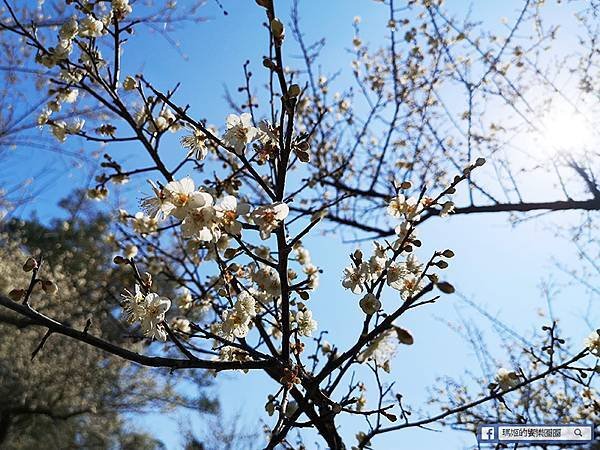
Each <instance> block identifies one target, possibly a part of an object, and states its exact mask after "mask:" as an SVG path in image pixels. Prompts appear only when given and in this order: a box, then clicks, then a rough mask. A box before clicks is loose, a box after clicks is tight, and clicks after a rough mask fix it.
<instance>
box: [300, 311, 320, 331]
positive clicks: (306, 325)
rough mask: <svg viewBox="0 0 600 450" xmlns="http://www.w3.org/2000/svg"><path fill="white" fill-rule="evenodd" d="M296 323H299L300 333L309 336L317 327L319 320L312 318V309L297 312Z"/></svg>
mask: <svg viewBox="0 0 600 450" xmlns="http://www.w3.org/2000/svg"><path fill="white" fill-rule="evenodd" d="M296 323H297V324H298V334H299V335H300V336H306V337H309V336H311V335H312V333H313V331H315V330H316V329H317V321H316V320H314V319H313V318H312V311H309V310H304V311H298V312H297V313H296Z"/></svg>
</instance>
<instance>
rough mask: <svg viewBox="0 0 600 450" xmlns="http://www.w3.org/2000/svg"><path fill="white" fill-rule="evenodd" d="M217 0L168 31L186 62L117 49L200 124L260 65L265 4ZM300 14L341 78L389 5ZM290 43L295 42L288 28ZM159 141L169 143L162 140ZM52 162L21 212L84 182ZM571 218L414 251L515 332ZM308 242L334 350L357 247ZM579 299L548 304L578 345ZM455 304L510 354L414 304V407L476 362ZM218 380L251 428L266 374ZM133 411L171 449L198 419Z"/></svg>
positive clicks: (439, 443)
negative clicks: (441, 259)
mask: <svg viewBox="0 0 600 450" xmlns="http://www.w3.org/2000/svg"><path fill="white" fill-rule="evenodd" d="M222 3H223V5H224V7H225V9H227V10H228V12H229V14H228V15H227V16H224V15H223V14H222V12H221V11H220V9H219V8H218V7H217V5H216V3H214V2H212V1H209V2H208V3H207V5H206V6H205V8H204V10H203V14H204V15H205V16H206V18H207V20H206V21H205V22H203V23H201V24H198V25H194V26H193V27H191V28H186V29H184V30H183V31H178V32H177V33H175V37H176V38H177V39H178V40H179V41H180V42H181V51H182V52H183V53H184V54H185V55H186V56H187V59H183V58H182V57H181V55H180V54H178V52H176V51H174V49H173V48H172V47H171V46H170V45H169V44H168V43H166V42H165V41H164V40H162V39H160V38H159V37H158V36H156V34H148V33H146V32H143V33H141V34H140V36H138V37H134V38H133V39H132V44H131V47H132V48H133V49H135V51H131V52H130V54H126V55H127V58H126V59H125V67H124V72H127V71H129V72H130V73H135V72H139V71H140V70H143V71H144V73H145V75H146V77H147V78H148V79H149V80H153V81H154V82H155V84H156V85H157V86H158V87H160V88H163V89H166V88H170V87H172V86H173V85H174V83H175V82H181V83H182V86H181V90H180V97H179V98H181V99H185V102H187V103H190V104H191V105H192V108H191V110H190V112H191V114H192V115H195V116H196V117H201V118H207V119H208V122H209V123H215V124H222V123H223V122H224V118H225V117H226V115H227V114H228V113H229V112H230V110H229V108H228V106H227V103H226V101H225V100H224V98H223V94H224V86H228V87H229V88H230V90H231V92H233V93H235V90H236V88H237V86H238V85H240V84H241V82H242V81H243V71H242V64H243V63H244V61H245V60H246V59H249V60H250V61H251V70H253V71H254V72H257V73H258V72H260V71H261V70H264V69H262V64H261V61H262V56H263V54H264V53H265V51H264V48H265V46H264V43H265V40H266V35H265V33H264V31H263V30H262V29H261V26H260V24H261V23H262V21H263V20H264V13H263V11H262V9H261V8H258V7H256V6H255V5H254V2H251V1H249V2H238V1H234V0H229V1H227V0H222ZM242 3H243V4H242ZM448 3H450V4H451V7H452V9H453V10H454V11H456V12H457V13H459V14H462V13H463V12H464V11H466V10H467V9H468V8H469V6H470V5H476V7H474V8H473V14H474V15H476V16H477V17H478V18H481V19H482V20H484V21H485V22H484V23H485V24H486V25H487V26H489V27H490V28H494V27H498V26H499V19H500V17H502V16H506V17H508V18H514V17H515V14H516V13H517V11H516V9H517V7H518V6H519V3H520V2H516V1H512V2H510V1H509V2H491V1H483V2H477V3H473V4H471V3H468V2H463V1H459V0H455V1H453V2H448ZM277 5H278V9H279V12H280V15H281V16H282V17H284V18H285V19H287V17H288V16H287V12H288V11H289V6H290V5H289V2H287V1H282V2H277ZM300 11H301V14H302V21H303V22H302V23H303V25H304V27H305V32H306V35H307V39H308V40H309V41H311V40H316V39H318V38H320V37H322V36H325V37H326V39H327V46H326V47H325V50H324V52H323V54H322V58H321V64H322V66H321V70H322V71H323V73H325V74H331V73H333V72H334V71H335V70H337V69H341V70H342V73H341V75H340V78H339V83H340V85H343V84H344V81H345V80H346V81H347V80H348V79H349V78H350V74H351V72H350V70H349V67H350V65H349V64H350V57H349V56H348V55H347V53H346V49H347V48H349V47H350V45H351V39H352V36H353V29H352V20H353V17H354V16H356V15H359V16H361V17H362V25H361V36H362V38H363V40H364V41H366V42H369V41H370V42H373V43H377V42H381V35H382V32H383V29H384V26H385V23H386V22H387V9H386V8H385V7H383V6H382V5H380V4H378V3H376V2H373V1H358V0H346V1H342V0H330V1H316V0H304V1H301V2H300ZM286 21H287V20H286ZM289 41H290V42H291V41H292V39H291V36H290V39H289ZM290 47H291V48H290V49H289V50H288V51H287V52H288V57H287V64H288V65H290V66H293V65H298V64H300V63H301V62H300V61H299V60H298V59H294V55H297V54H298V53H297V52H296V51H294V46H293V44H290ZM129 55H130V56H129ZM153 58H158V59H159V63H158V64H157V63H154V62H151V61H152V59H153ZM265 112H266V110H265ZM75 145H79V144H75ZM85 146H86V152H89V151H90V150H93V148H91V147H90V145H89V144H85ZM169 146H172V151H173V159H175V157H176V156H179V155H180V152H181V149H180V148H179V146H178V144H177V142H176V140H175V139H173V140H172V142H170V143H169ZM168 148H169V150H168V151H170V148H171V147H168ZM19 151H20V150H19V149H16V150H15V155H16V157H17V158H23V157H22V155H20V154H19V153H18V152H19ZM113 153H114V155H115V156H117V155H118V156H119V158H120V161H127V160H129V161H131V162H132V163H135V164H136V165H138V164H139V161H138V160H137V155H138V153H137V151H136V149H134V148H132V147H130V146H128V145H123V146H122V148H121V149H119V152H118V153H117V152H116V151H113ZM33 156H34V157H35V158H39V160H37V164H42V163H43V161H46V158H49V156H48V155H41V156H38V155H33ZM29 157H31V156H29ZM168 159H169V156H167V160H168ZM47 161H49V159H48V160H47ZM55 170H56V172H55V173H56V174H57V175H60V180H61V182H60V183H55V184H53V185H51V186H50V187H49V188H48V189H47V190H45V191H44V192H43V193H42V195H41V196H39V197H38V198H37V199H36V201H35V202H33V203H32V204H30V205H28V207H27V209H24V210H21V211H20V213H21V214H23V215H28V214H30V213H32V212H33V211H36V213H37V214H38V215H39V216H41V217H42V218H47V217H50V216H52V215H56V214H58V211H57V209H56V208H55V207H54V206H53V205H54V204H55V203H56V201H57V200H58V199H59V198H60V197H61V196H63V195H66V194H67V193H68V192H69V190H70V189H71V188H72V187H74V186H78V185H80V184H81V183H82V182H83V181H85V180H88V179H89V174H88V173H87V172H84V171H82V170H80V169H74V168H71V163H70V160H68V159H65V160H64V164H62V165H58V166H56V169H55ZM30 172H31V166H30V165H29V163H23V164H21V165H19V166H17V171H16V174H17V177H21V176H24V175H25V174H29V173H30ZM140 181H142V180H140ZM537 182H541V183H542V185H545V184H544V182H543V180H536V186H534V183H531V185H530V186H529V187H530V188H531V189H532V190H533V189H534V187H535V189H536V191H538V192H537V193H538V194H539V193H540V192H539V191H541V189H540V187H539V184H538V183H537ZM139 188H140V184H138V183H131V184H130V185H128V186H127V187H126V188H125V189H124V190H123V192H122V194H121V198H122V201H123V203H124V204H125V205H128V206H129V207H130V208H131V209H132V210H133V209H134V206H133V205H134V204H135V202H136V200H137V199H138V198H139V197H140V194H139V192H138V190H139ZM576 218H577V214H576V213H561V214H554V215H552V216H548V217H546V218H543V219H541V220H537V221H530V222H525V223H523V224H520V225H518V226H511V225H510V223H509V221H508V216H507V215H506V214H496V215H487V216H486V215H479V216H463V217H450V218H446V219H438V218H436V219H433V220H431V221H429V222H428V223H427V224H426V225H425V226H424V227H422V229H421V231H420V236H421V238H422V240H423V242H424V248H423V250H422V254H423V255H426V254H427V253H430V252H432V251H434V250H438V249H445V248H451V249H453V250H454V252H455V253H456V257H455V258H454V259H453V260H452V261H451V265H450V268H449V269H448V270H447V271H446V278H447V279H448V280H450V281H451V282H452V283H453V284H454V285H455V286H456V288H457V290H458V291H459V292H460V293H461V294H464V295H465V296H466V297H467V298H469V299H470V300H472V301H474V302H476V303H477V304H479V305H481V306H482V307H483V308H485V309H486V310H488V311H489V312H490V313H491V314H492V315H494V316H496V317H499V318H500V319H501V320H505V321H507V322H509V323H510V324H511V325H512V326H513V327H514V329H515V330H517V331H518V332H520V333H522V334H524V335H529V334H530V333H531V332H533V331H534V330H535V329H539V327H540V326H541V325H543V324H544V323H546V322H547V320H544V319H543V318H540V317H539V316H538V309H540V308H542V309H543V308H545V300H544V299H543V298H542V296H541V293H540V289H539V283H540V281H541V280H544V279H551V280H553V281H555V282H556V283H559V284H561V285H562V284H564V282H565V281H566V280H565V279H564V277H562V276H561V275H560V274H559V272H558V271H557V270H556V268H555V262H554V261H556V260H558V261H560V262H561V263H564V264H567V265H569V264H572V265H577V264H578V261H577V258H576V254H575V252H574V248H573V246H572V245H571V243H570V242H568V241H567V240H565V239H563V238H561V237H558V236H556V234H555V232H554V225H555V224H561V225H566V224H568V223H570V222H571V221H573V220H576ZM305 243H306V246H307V247H308V248H309V249H311V253H312V259H313V262H314V263H315V264H317V265H318V266H319V267H321V268H323V271H324V274H323V276H322V278H321V287H320V288H319V290H318V291H317V294H316V295H314V296H313V298H312V299H311V307H312V309H313V311H314V314H315V317H316V318H317V320H318V321H319V327H320V328H322V329H328V330H330V334H329V338H328V340H330V341H332V342H337V343H340V344H341V347H342V348H343V347H344V344H348V343H349V342H351V341H352V339H353V338H355V337H356V334H357V332H358V329H359V326H360V323H361V322H360V321H361V317H360V315H359V314H357V306H356V304H357V301H358V299H357V298H356V297H355V296H353V295H352V294H349V293H348V292H346V291H344V290H343V289H342V288H341V285H340V280H341V274H342V270H343V268H344V267H345V266H346V265H347V263H348V254H349V253H350V252H351V251H352V250H353V249H354V248H355V245H354V244H343V243H342V242H341V240H336V239H323V238H322V237H320V236H319V234H318V233H317V234H315V235H314V236H313V237H312V238H310V239H307V240H306V242H305ZM362 247H363V248H365V249H370V244H369V243H363V244H362ZM387 300H388V301H390V300H389V299H387ZM586 304H587V294H586V293H585V292H584V291H583V290H582V289H581V288H578V287H564V288H563V289H562V290H561V292H560V293H559V294H558V295H557V296H556V299H555V311H554V312H555V314H556V316H557V317H560V320H561V323H562V326H563V328H566V329H568V330H569V331H570V332H571V333H570V335H571V336H572V337H573V340H574V342H576V343H579V342H581V340H582V338H583V336H585V335H587V334H588V332H589V329H588V328H587V326H586V325H584V323H583V317H582V311H583V308H584V307H585V305H586ZM458 311H460V312H461V314H465V315H467V316H468V317H472V318H477V320H480V321H481V324H482V328H483V329H484V333H485V336H486V337H487V338H489V339H490V342H491V344H492V348H495V349H496V350H497V353H496V354H495V357H496V359H497V360H498V361H499V362H507V361H506V355H505V353H504V352H503V347H502V343H501V342H499V341H498V339H497V338H496V337H495V335H494V332H493V331H492V330H491V327H489V326H488V325H489V324H486V322H485V319H483V318H481V317H480V316H478V315H476V314H473V313H472V312H471V311H469V310H468V308H466V307H465V305H464V304H463V303H462V302H461V301H460V300H459V299H458V298H457V297H454V296H449V297H444V298H442V300H441V301H440V302H438V303H437V304H436V305H434V306H430V307H425V308H419V309H417V310H416V311H414V312H413V313H412V314H410V315H407V316H406V318H405V319H403V321H402V323H401V324H400V325H402V326H405V327H406V328H409V329H410V330H412V332H413V334H414V336H415V341H416V342H415V345H414V346H411V347H404V348H402V349H401V351H400V352H399V354H398V356H397V358H396V360H395V361H394V364H393V366H394V367H395V368H396V370H395V371H394V372H393V373H394V381H395V382H396V383H397V389H398V390H399V391H400V392H402V393H403V394H404V398H405V401H406V403H407V404H408V405H410V406H411V407H412V408H414V409H419V408H421V407H423V408H424V407H425V406H424V400H425V399H426V398H427V388H428V387H429V386H431V385H433V384H434V382H435V379H436V378H437V377H439V376H442V375H449V376H454V377H460V376H461V375H463V374H464V373H465V371H467V370H473V371H474V372H477V370H478V363H477V360H476V358H475V356H474V354H473V353H472V350H471V348H470V347H469V345H468V344H467V343H466V342H465V341H464V340H463V339H462V338H460V337H459V336H457V335H456V333H454V332H452V331H451V330H450V329H449V328H448V326H447V325H445V324H444V321H452V322H455V321H456V320H457V319H458V317H459V314H458ZM217 381H218V384H217V387H216V390H217V392H218V393H219V398H220V400H221V402H222V406H223V410H224V411H226V412H227V413H228V414H231V415H233V414H235V413H240V414H241V417H242V421H243V422H245V423H246V424H247V425H248V426H249V427H252V426H256V424H257V423H258V420H259V418H265V415H264V414H263V412H264V410H263V406H264V403H265V401H266V396H267V395H268V394H269V393H271V392H272V391H273V383H272V382H270V381H269V380H267V379H266V377H265V376H263V375H262V374H260V373H255V374H249V375H237V374H229V375H220V376H219V377H218V378H217ZM368 394H369V393H368ZM371 394H374V393H371ZM371 398H373V397H371ZM134 420H135V422H136V425H139V426H142V427H145V428H147V429H148V430H149V431H151V432H153V433H156V434H157V435H158V437H159V438H160V439H162V440H163V441H164V442H165V443H166V444H167V447H168V448H169V449H177V448H179V446H180V445H181V440H180V439H181V437H180V434H179V433H178V421H182V420H183V421H186V420H191V421H192V423H193V424H194V426H197V427H200V428H201V427H202V426H203V425H202V423H201V421H200V420H199V419H198V418H197V417H194V416H193V415H191V416H188V415H187V414H186V415H172V416H171V417H170V418H168V419H165V418H164V417H162V416H156V415H152V416H146V417H136V418H135V419H134ZM434 428H437V429H440V428H439V427H434ZM359 430H366V428H365V425H364V422H362V421H357V420H354V419H352V420H346V421H343V422H342V433H343V435H344V437H345V438H346V440H347V442H348V443H352V442H353V436H354V434H355V433H356V432H357V431H359ZM310 439H311V437H310V436H309V438H308V439H307V442H306V443H307V445H308V448H313V446H312V445H311V441H310ZM400 444H401V445H400ZM473 444H474V440H473V437H472V436H470V435H467V434H465V433H461V432H454V431H449V430H447V429H444V430H443V431H442V432H432V431H427V430H407V431H402V432H398V433H395V434H391V435H389V436H385V437H382V438H379V439H378V440H377V441H375V447H376V448H377V449H390V450H391V449H396V448H399V447H400V446H401V447H403V448H412V449H415V450H419V449H431V448H464V447H467V446H473ZM315 448H316V447H315Z"/></svg>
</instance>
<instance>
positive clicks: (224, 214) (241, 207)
mask: <svg viewBox="0 0 600 450" xmlns="http://www.w3.org/2000/svg"><path fill="white" fill-rule="evenodd" d="M216 210H217V211H218V212H219V215H220V216H221V227H222V228H223V229H224V230H225V231H226V232H227V233H230V234H235V235H236V236H239V235H240V234H241V233H242V224H241V223H240V222H239V221H238V220H237V219H238V217H239V216H245V215H246V214H248V212H249V211H250V205H248V204H247V203H238V201H237V199H236V198H235V197H234V196H233V195H227V196H225V197H223V199H222V200H221V201H220V202H219V204H218V205H217V206H216Z"/></svg>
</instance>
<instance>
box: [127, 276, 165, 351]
mask: <svg viewBox="0 0 600 450" xmlns="http://www.w3.org/2000/svg"><path fill="white" fill-rule="evenodd" d="M122 296H123V302H122V305H123V309H124V310H125V312H126V313H127V319H128V321H129V322H130V323H134V322H136V321H139V322H140V326H141V328H142V331H143V333H144V335H145V336H147V337H149V338H151V339H158V340H160V341H166V340H167V332H166V330H165V327H164V325H163V322H164V320H165V314H166V312H167V311H168V310H169V308H170V307H171V300H169V299H168V298H167V297H161V296H160V295H158V294H156V293H154V292H148V293H147V294H144V293H143V292H142V290H141V289H140V286H139V285H137V284H136V285H135V290H134V292H133V293H132V292H129V291H127V290H126V291H125V293H124V294H122Z"/></svg>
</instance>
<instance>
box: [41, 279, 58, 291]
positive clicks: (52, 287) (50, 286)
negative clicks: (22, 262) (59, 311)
mask: <svg viewBox="0 0 600 450" xmlns="http://www.w3.org/2000/svg"><path fill="white" fill-rule="evenodd" d="M42 289H43V290H44V292H45V293H46V294H48V295H54V294H56V293H57V292H58V286H57V285H56V283H54V282H52V281H50V280H42Z"/></svg>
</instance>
